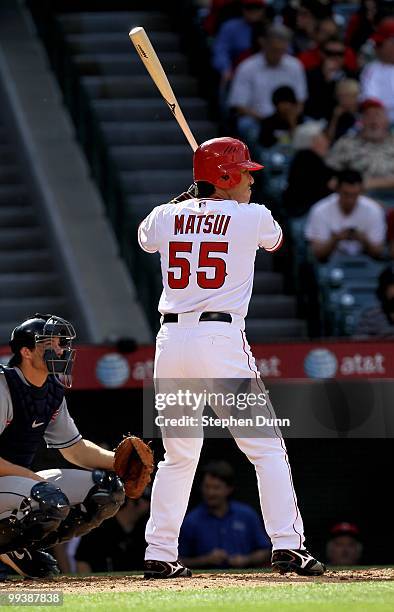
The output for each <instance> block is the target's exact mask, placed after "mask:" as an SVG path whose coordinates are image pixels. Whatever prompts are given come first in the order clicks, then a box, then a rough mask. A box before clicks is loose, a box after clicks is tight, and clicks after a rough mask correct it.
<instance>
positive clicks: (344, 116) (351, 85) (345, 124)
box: [327, 79, 360, 143]
mask: <svg viewBox="0 0 394 612" xmlns="http://www.w3.org/2000/svg"><path fill="white" fill-rule="evenodd" d="M359 95H360V85H359V83H358V81H356V80H355V79H343V81H338V83H337V84H336V87H335V99H336V103H337V104H336V106H335V108H334V110H333V113H332V115H331V119H330V123H329V126H328V129H327V136H328V138H329V141H330V142H331V143H333V142H335V141H336V140H338V139H339V138H341V137H342V136H345V135H346V134H348V133H349V132H350V131H351V130H355V129H356V127H355V126H356V122H357V120H358V110H359V104H358V98H359Z"/></svg>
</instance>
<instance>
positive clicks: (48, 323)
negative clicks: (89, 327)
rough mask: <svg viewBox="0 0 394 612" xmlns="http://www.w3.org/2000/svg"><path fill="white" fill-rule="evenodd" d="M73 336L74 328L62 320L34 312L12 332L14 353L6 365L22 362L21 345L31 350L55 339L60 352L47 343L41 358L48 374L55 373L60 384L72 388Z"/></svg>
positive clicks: (11, 341) (11, 345) (11, 340)
mask: <svg viewBox="0 0 394 612" xmlns="http://www.w3.org/2000/svg"><path fill="white" fill-rule="evenodd" d="M75 337H76V333H75V330H74V327H73V326H72V325H71V323H69V322H68V321H66V320H65V319H62V318H61V317H57V316H56V315H50V314H45V315H43V314H40V313H36V314H35V315H34V317H32V318H30V319H27V320H26V321H23V323H21V324H20V325H18V326H17V327H15V329H14V330H13V331H12V333H11V338H10V341H9V345H10V347H11V350H12V352H13V353H14V355H13V357H11V359H10V361H9V363H8V365H9V366H11V367H13V366H15V365H18V364H19V363H20V362H21V357H20V350H21V348H22V347H24V346H26V347H27V348H29V349H31V350H33V349H34V348H36V346H37V344H39V343H42V342H47V341H50V340H52V339H53V338H58V339H59V347H60V348H61V349H62V353H61V354H60V355H58V354H57V352H56V351H55V350H54V349H53V348H52V347H51V346H50V344H49V346H48V347H47V348H46V349H45V351H44V356H43V358H44V361H45V363H46V365H47V368H48V371H49V373H50V374H53V375H55V376H56V378H57V379H58V380H59V382H60V383H61V384H62V385H63V386H65V387H71V381H72V379H71V372H72V368H73V365H74V359H75V349H73V348H72V341H73V340H74V339H75Z"/></svg>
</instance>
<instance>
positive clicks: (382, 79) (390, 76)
mask: <svg viewBox="0 0 394 612" xmlns="http://www.w3.org/2000/svg"><path fill="white" fill-rule="evenodd" d="M373 38H374V40H375V43H376V59H375V60H373V61H372V62H369V63H368V64H367V65H366V66H365V67H364V69H363V71H362V73H361V96H362V98H363V99H368V98H375V99H377V100H380V101H381V102H382V104H383V105H384V106H385V108H386V110H387V113H388V116H389V120H390V123H392V124H394V18H393V17H390V18H388V19H384V20H383V21H382V22H381V23H380V24H379V26H378V28H377V30H376V32H375V34H374V35H373Z"/></svg>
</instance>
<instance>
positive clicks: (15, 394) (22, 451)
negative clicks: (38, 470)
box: [0, 366, 64, 468]
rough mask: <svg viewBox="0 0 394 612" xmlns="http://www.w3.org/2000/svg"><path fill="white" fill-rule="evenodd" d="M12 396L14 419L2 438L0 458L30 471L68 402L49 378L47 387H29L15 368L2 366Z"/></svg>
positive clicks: (51, 377) (0, 437) (53, 379)
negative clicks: (53, 420) (48, 430)
mask: <svg viewBox="0 0 394 612" xmlns="http://www.w3.org/2000/svg"><path fill="white" fill-rule="evenodd" d="M1 371H2V372H3V373H4V376H5V378H6V381H7V384H8V388H9V390H10V394H11V400H12V408H13V419H12V421H11V423H10V424H9V425H8V426H7V427H6V428H5V430H4V431H3V433H2V434H1V435H0V456H1V457H3V459H7V461H11V463H15V464H16V465H22V466H23V467H27V468H30V466H31V464H32V462H33V459H34V456H35V454H36V452H37V449H38V446H39V444H40V442H41V440H42V437H43V435H44V432H45V430H46V428H47V427H48V425H49V423H50V421H51V418H52V417H53V415H54V413H55V412H56V411H57V410H58V409H59V408H60V406H61V404H62V402H63V399H64V390H63V387H62V386H61V385H60V384H59V383H58V382H57V381H56V379H55V377H54V376H48V379H47V382H46V383H45V385H44V386H43V387H33V386H30V385H26V384H25V383H24V382H23V381H22V380H21V378H20V377H19V375H18V374H17V372H16V371H15V370H14V369H13V368H7V367H4V366H1Z"/></svg>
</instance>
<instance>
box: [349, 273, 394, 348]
mask: <svg viewBox="0 0 394 612" xmlns="http://www.w3.org/2000/svg"><path fill="white" fill-rule="evenodd" d="M376 294H377V296H378V299H379V302H380V303H379V304H378V305H377V306H372V307H370V308H367V309H366V310H365V311H364V312H363V313H362V315H361V317H360V320H359V322H358V326H357V329H356V331H355V336H357V337H374V338H393V337H394V264H391V265H390V266H388V267H387V268H385V269H384V270H383V272H381V274H380V275H379V280H378V288H377V291H376Z"/></svg>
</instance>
